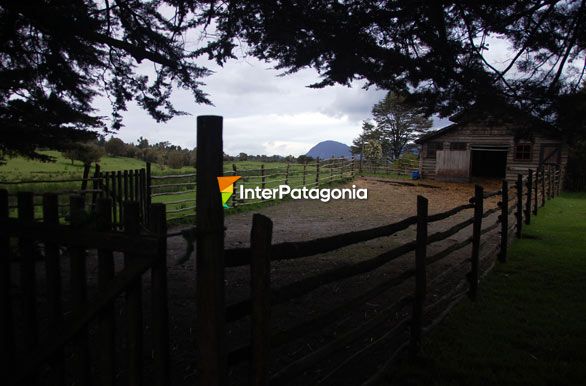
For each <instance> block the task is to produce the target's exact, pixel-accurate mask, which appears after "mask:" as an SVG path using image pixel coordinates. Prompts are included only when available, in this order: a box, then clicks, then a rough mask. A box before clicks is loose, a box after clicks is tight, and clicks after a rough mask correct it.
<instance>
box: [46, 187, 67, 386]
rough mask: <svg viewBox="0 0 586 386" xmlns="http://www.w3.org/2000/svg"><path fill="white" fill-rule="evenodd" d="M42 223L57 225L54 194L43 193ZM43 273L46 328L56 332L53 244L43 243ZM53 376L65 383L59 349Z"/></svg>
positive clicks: (59, 318) (57, 267)
mask: <svg viewBox="0 0 586 386" xmlns="http://www.w3.org/2000/svg"><path fill="white" fill-rule="evenodd" d="M43 223H45V224H51V225H57V224H59V197H58V196H57V195H56V194H52V193H45V194H44V195H43ZM45 272H46V275H47V287H46V288H47V289H46V293H47V308H48V311H49V312H48V321H49V323H48V327H49V330H51V331H57V330H58V329H59V328H60V327H61V324H62V323H63V306H62V300H61V261H60V256H59V247H58V246H57V245H56V244H55V243H51V242H46V243H45ZM51 365H52V367H53V374H52V375H51V376H52V378H51V380H52V383H53V384H56V385H62V384H64V383H65V353H64V351H63V349H60V350H58V351H57V352H56V354H55V355H54V359H53V360H52V363H51Z"/></svg>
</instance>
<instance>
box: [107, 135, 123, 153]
mask: <svg viewBox="0 0 586 386" xmlns="http://www.w3.org/2000/svg"><path fill="white" fill-rule="evenodd" d="M104 147H105V149H106V153H108V154H109V155H111V156H114V157H122V156H125V155H126V154H127V149H126V147H127V146H126V144H125V143H124V142H123V141H122V140H121V139H120V138H116V137H112V138H110V139H109V140H108V142H106V145H105V146H104Z"/></svg>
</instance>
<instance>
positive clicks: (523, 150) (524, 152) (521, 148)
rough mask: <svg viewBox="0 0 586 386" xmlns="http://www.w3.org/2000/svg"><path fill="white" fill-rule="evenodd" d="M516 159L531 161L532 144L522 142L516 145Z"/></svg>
mask: <svg viewBox="0 0 586 386" xmlns="http://www.w3.org/2000/svg"><path fill="white" fill-rule="evenodd" d="M515 161H531V145H530V144H528V143H520V144H517V145H515Z"/></svg>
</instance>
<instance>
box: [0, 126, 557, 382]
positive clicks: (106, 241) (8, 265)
mask: <svg viewBox="0 0 586 386" xmlns="http://www.w3.org/2000/svg"><path fill="white" fill-rule="evenodd" d="M197 143H198V152H197V162H198V165H205V167H201V168H200V170H199V173H197V175H195V176H193V177H195V178H196V181H195V183H194V186H195V193H196V202H197V212H196V231H195V232H194V234H195V236H196V239H197V244H196V247H197V259H196V303H197V304H196V312H197V314H196V316H197V325H196V329H195V332H196V337H197V348H198V351H199V353H200V358H199V360H198V361H197V366H198V372H197V376H198V378H199V379H198V382H199V383H198V384H201V385H206V386H216V385H217V386H223V385H226V384H227V383H228V377H229V374H230V372H229V370H228V369H229V367H233V366H236V365H239V364H241V363H245V362H248V363H249V364H250V366H249V368H250V377H249V379H250V381H249V383H250V384H251V385H267V384H273V385H279V384H287V383H293V384H295V383H296V380H297V379H298V377H299V376H300V375H302V374H303V373H304V372H305V371H307V370H308V369H310V368H312V367H314V366H316V365H319V364H320V363H323V361H324V360H326V359H327V358H328V357H329V356H330V355H331V354H333V353H334V352H337V351H338V350H339V349H340V348H343V347H344V346H346V345H348V344H350V343H352V342H355V341H357V340H358V339H360V338H362V337H364V336H365V335H367V334H369V333H371V332H372V331H373V330H375V329H377V328H380V327H381V326H383V325H385V323H387V322H388V321H389V320H390V319H391V317H392V316H393V315H397V314H400V315H404V317H401V318H399V320H398V321H397V322H396V323H394V324H393V327H391V328H390V329H387V330H386V331H385V333H384V335H383V337H381V339H383V338H384V339H391V338H393V340H394V341H396V342H397V344H396V345H394V346H392V347H390V346H385V350H388V353H389V354H388V356H387V360H386V361H385V363H383V364H381V366H380V367H379V368H378V370H377V371H375V372H374V373H372V374H371V377H370V379H368V380H367V381H366V382H365V383H364V385H374V384H377V383H378V382H379V380H380V379H381V377H382V376H383V375H384V373H385V371H387V369H388V368H389V366H390V365H391V364H392V363H393V360H394V359H395V358H396V357H397V356H398V355H399V354H400V353H401V352H403V351H404V350H406V349H408V352H409V354H410V355H411V356H416V355H417V354H418V353H419V349H420V346H421V341H422V339H423V337H424V334H425V332H426V331H428V330H429V329H430V328H431V327H432V326H434V325H435V324H436V323H438V321H439V320H441V318H442V317H443V316H444V315H445V312H441V313H439V315H436V314H433V313H431V311H430V310H433V309H443V310H449V309H450V308H451V307H452V305H454V304H455V303H456V302H457V301H459V300H460V299H461V298H462V297H463V296H465V295H468V296H469V297H470V299H472V300H475V299H476V298H477V297H478V296H480V288H479V281H480V279H481V277H482V266H481V259H480V256H481V249H482V246H483V243H484V242H486V240H487V236H486V235H487V233H489V232H492V231H497V230H498V231H499V232H500V239H499V243H498V254H497V255H498V259H499V260H500V261H502V262H504V261H506V259H507V247H508V245H509V234H511V233H513V231H514V233H515V234H516V235H517V237H522V227H523V225H524V224H529V223H530V221H531V217H532V216H535V215H538V208H539V207H540V206H543V205H545V203H546V201H547V199H549V198H552V197H554V196H555V195H557V194H559V191H560V184H561V183H560V180H561V178H560V176H561V173H560V171H559V168H556V167H554V166H552V165H541V166H540V168H539V169H538V170H537V171H536V173H534V172H533V171H531V170H530V171H529V172H528V174H527V175H526V176H523V175H518V178H517V180H516V182H515V183H514V184H512V186H509V182H508V181H503V182H502V186H501V188H500V189H499V190H498V191H492V192H485V191H484V190H483V188H482V187H481V186H476V188H475V194H474V196H473V197H471V198H470V200H469V202H465V203H462V204H461V205H458V206H456V207H454V208H451V209H450V210H447V211H444V212H441V213H435V214H429V213H428V212H429V211H428V201H427V199H426V198H425V197H422V196H419V197H418V198H417V213H416V215H414V216H411V217H408V218H405V219H403V220H401V221H398V222H396V223H393V224H388V225H384V226H380V227H376V228H371V229H365V230H360V231H355V232H348V233H343V234H338V235H334V236H329V237H323V238H319V239H314V240H309V241H304V242H283V243H277V244H275V243H273V242H272V221H271V220H270V219H269V218H267V217H265V216H262V215H259V214H255V215H254V217H253V227H252V231H251V240H250V241H251V242H250V247H249V248H234V249H225V248H224V233H225V228H224V211H223V208H222V206H221V205H220V202H221V201H220V192H219V189H218V185H217V179H216V178H217V176H219V175H222V173H223V172H224V170H223V162H222V155H223V149H222V118H221V117H216V116H207V117H198V132H197ZM317 164H318V165H320V164H321V161H320V163H317ZM147 170H148V169H147ZM147 170H145V172H144V175H145V178H144V182H145V184H144V185H142V186H143V187H144V190H145V192H147V193H148V187H149V186H150V184H148V183H146V182H147V181H148V178H147V175H148V173H147ZM317 170H319V173H320V174H322V175H323V172H324V169H323V168H321V165H320V168H319V169H318V168H316V172H317ZM326 170H328V169H326ZM328 172H329V173H330V175H331V176H332V177H333V176H335V174H336V172H335V170H334V171H330V170H328ZM341 174H342V175H343V174H344V172H342V173H341ZM138 175H139V177H138V181H139V183H140V181H141V180H140V178H141V177H140V175H141V173H140V171H139V173H138ZM123 176H124V173H122V177H121V178H122V186H123V187H124V186H125V184H124V177H123ZM100 178H101V177H100ZM102 180H103V184H100V182H99V181H98V182H97V183H98V186H97V187H98V188H100V189H96V190H100V191H105V192H108V195H107V196H110V197H112V192H113V189H117V190H116V194H115V195H114V196H115V197H116V198H118V197H123V198H124V200H120V201H119V202H121V203H122V205H121V206H122V207H123V209H122V212H119V213H122V214H121V216H120V217H119V220H120V223H121V225H122V226H121V227H118V228H117V230H116V231H113V230H112V229H113V227H114V225H113V223H114V221H113V219H114V216H115V215H116V214H115V213H116V211H115V209H113V204H112V199H111V198H103V197H102V198H100V197H99V195H98V197H96V198H95V201H94V204H93V205H84V199H83V197H81V196H74V197H72V198H71V200H70V216H71V218H70V221H71V224H70V225H62V224H60V222H59V220H58V216H57V206H58V201H57V200H58V199H57V196H56V195H55V194H46V195H44V196H43V206H42V209H43V216H42V222H38V221H35V219H34V202H33V195H32V193H28V192H21V193H18V194H17V212H18V213H17V216H10V211H9V204H8V193H7V192H6V191H5V190H0V315H1V317H0V350H1V351H0V355H1V357H0V366H2V368H1V369H0V371H2V372H3V374H7V375H6V377H7V379H8V380H9V383H10V384H26V385H28V384H37V383H40V384H42V383H43V382H44V383H48V384H69V383H75V384H83V385H86V384H92V383H99V384H103V385H110V384H113V383H114V377H115V375H114V374H122V375H121V376H122V381H126V383H128V384H129V385H140V384H142V383H143V377H144V376H145V372H147V371H148V370H152V374H149V382H148V383H152V384H155V385H166V384H168V382H169V351H168V350H169V337H168V334H169V326H168V306H167V282H166V280H167V277H166V258H165V257H166V256H165V255H166V218H165V217H166V216H165V214H166V209H165V206H164V205H161V204H148V207H147V208H148V211H147V212H146V213H147V214H148V215H149V217H150V220H149V221H148V227H147V229H145V225H144V224H141V215H142V216H143V220H144V215H145V213H144V208H143V205H144V204H141V203H140V202H132V201H126V200H125V199H126V195H125V194H124V193H120V192H122V191H121V190H120V189H118V187H119V179H118V173H116V174H115V178H114V179H113V178H112V174H110V175H108V178H102ZM108 180H109V181H110V183H109V185H108V189H102V188H104V187H105V186H106V185H107V184H108V182H107V181H108ZM93 181H96V180H93ZM112 181H115V183H114V182H112ZM135 181H136V180H135ZM306 182H307V181H306ZM114 185H115V186H116V188H113V186H114ZM128 186H129V188H128V193H129V199H130V197H131V196H130V194H131V189H130V182H129V183H128ZM132 186H133V187H135V186H136V185H132ZM123 189H124V188H123ZM124 191H126V190H124ZM133 191H134V192H136V190H133ZM132 197H134V198H137V197H138V198H140V193H139V194H138V195H134V196H132ZM146 197H147V200H148V197H150V195H149V194H146ZM493 197H495V198H498V200H499V202H498V204H497V205H496V206H491V207H486V206H489V204H490V203H491V202H493V201H494V200H490V199H491V198H493ZM86 198H87V197H86ZM92 200H94V198H93V197H92ZM147 203H148V201H147ZM485 204H487V205H485ZM491 205H492V204H491ZM84 208H85V209H84ZM470 212H472V213H470ZM466 213H469V216H467V217H466V218H465V219H464V220H461V221H460V220H458V222H456V224H453V225H452V224H450V225H451V226H450V227H449V228H447V229H445V230H442V231H438V232H434V233H431V234H430V233H429V224H431V223H437V222H441V221H446V220H448V221H454V216H456V215H460V216H461V215H462V214H466ZM494 215H498V219H497V220H496V221H493V219H494V217H495V216H494ZM410 227H415V237H414V238H413V239H412V240H410V241H408V242H405V243H403V244H402V245H399V246H397V247H395V248H392V249H389V250H387V251H384V252H383V253H381V254H379V255H378V256H376V257H373V258H369V259H364V260H361V261H359V262H357V263H352V264H350V265H345V266H338V267H335V268H330V269H328V270H325V271H322V272H320V273H317V274H314V275H312V276H308V277H303V278H301V279H299V280H297V281H295V282H293V283H288V284H286V285H281V286H275V285H273V284H272V283H271V265H272V264H274V262H277V261H281V260H291V259H298V258H302V257H310V256H314V255H317V254H322V253H326V252H331V251H336V250H338V249H340V248H344V247H347V246H351V245H355V244H359V243H364V242H366V241H369V240H373V239H376V238H381V237H388V236H392V235H394V234H396V233H398V232H401V231H404V230H407V229H408V228H410ZM469 228H472V229H471V234H470V235H469V236H468V237H465V238H463V239H462V240H461V241H458V242H456V243H454V244H452V245H450V246H448V247H446V248H443V249H441V250H439V251H437V252H434V253H433V254H430V249H429V246H430V245H431V244H434V243H437V242H440V241H442V240H446V239H448V238H451V237H453V236H455V235H456V234H457V233H459V232H462V231H464V230H468V229H469ZM470 245H471V251H470V258H469V259H466V260H465V261H464V262H463V263H464V264H465V265H466V266H465V267H466V271H468V273H467V274H466V275H465V276H464V275H462V277H461V280H460V282H459V283H458V284H457V285H455V286H453V287H452V288H451V289H450V290H449V291H447V292H446V293H445V294H443V295H442V296H441V297H439V298H437V299H433V300H432V299H430V298H429V297H428V293H429V290H430V289H431V288H435V287H436V286H437V285H438V284H439V283H443V281H444V280H446V279H447V278H448V277H453V276H454V275H458V272H459V269H461V268H462V267H463V266H462V265H458V264H456V265H455V266H453V267H451V268H449V269H447V270H445V271H443V272H441V273H440V274H439V275H438V276H436V277H434V278H433V280H428V278H427V276H428V269H429V267H430V266H431V265H432V264H436V263H438V262H440V261H442V260H444V259H445V258H446V257H448V256H450V255H451V254H452V253H454V252H456V251H460V250H461V249H462V248H464V247H467V246H470ZM63 251H65V252H63ZM93 251H95V253H94V254H95V258H94V254H92V253H93ZM120 253H121V254H122V256H123V260H124V261H123V264H120V265H123V268H122V269H121V270H116V269H115V267H116V264H115V263H116V257H117V256H119V255H120ZM408 253H414V256H415V257H414V259H413V264H412V266H411V267H408V268H407V269H406V270H404V271H403V272H400V273H398V274H397V275H396V276H395V277H392V278H390V279H386V280H385V281H384V282H382V283H379V284H376V285H372V286H371V287H370V288H367V289H365V290H364V291H363V292H361V293H358V294H355V295H353V297H352V298H351V299H349V300H346V301H344V302H342V303H341V304H335V305H332V307H331V308H330V309H329V310H327V311H325V312H322V313H320V314H318V315H317V316H313V317H311V318H310V319H309V320H305V321H302V322H301V323H299V324H297V325H294V326H292V327H289V328H288V329H286V330H283V331H275V330H273V328H272V327H273V326H272V323H271V321H272V320H271V309H272V308H273V307H275V306H277V305H280V304H286V303H288V302H290V301H292V300H295V299H297V298H299V297H301V296H305V295H307V294H311V293H313V291H315V290H317V289H319V288H321V287H323V286H324V285H327V284H332V283H338V282H340V281H342V280H344V279H348V278H353V277H356V276H358V275H362V274H366V273H369V272H373V271H374V270H376V269H378V268H380V267H383V266H384V265H386V264H388V263H390V262H392V261H395V260H396V259H398V258H399V257H401V256H404V255H406V254H408ZM37 258H42V259H43V260H44V261H45V270H44V272H43V277H42V279H43V280H38V279H39V277H38V275H39V273H40V272H39V270H38V269H37V267H36V265H37V264H36V263H35V261H36V259H37ZM91 261H94V262H95V264H96V265H97V268H96V271H97V278H96V279H95V280H94V281H92V280H91V279H92V278H91V277H90V276H89V275H88V271H87V265H88V263H91ZM67 263H69V266H68V267H65V265H66V264H67ZM15 267H18V268H19V271H20V272H19V275H18V284H17V285H13V284H15V283H16V280H14V279H13V277H12V276H13V270H14V269H13V268H15ZM227 267H234V268H236V269H248V270H250V277H251V291H250V296H249V297H248V298H247V299H244V300H241V301H238V302H235V303H232V304H229V305H226V304H225V286H226V282H225V270H226V268H227ZM237 267H241V268H237ZM149 270H150V273H151V286H150V295H151V297H152V299H151V301H152V306H151V312H150V314H149V315H148V316H150V318H151V320H150V322H151V323H150V328H149V329H148V332H149V334H150V335H151V339H150V340H149V343H150V346H148V348H147V346H146V343H147V342H146V341H145V340H144V337H145V333H146V329H145V328H144V326H145V323H144V322H145V321H144V318H145V317H147V315H146V314H145V313H143V310H142V305H143V299H142V298H143V294H144V293H148V292H144V290H145V288H143V280H142V279H143V275H144V274H145V272H147V271H149ZM66 280H68V281H69V285H68V286H64V285H63V284H64V281H66ZM404 283H412V285H413V288H412V291H411V292H409V293H407V294H404V293H403V295H401V297H400V299H399V300H398V301H397V302H395V303H393V304H385V305H383V306H382V310H381V311H380V312H378V313H377V314H376V315H375V316H374V317H372V318H370V319H368V320H366V321H365V322H363V323H362V324H359V325H355V326H353V327H351V328H350V329H348V330H346V331H339V332H338V333H337V334H336V336H335V337H334V338H333V339H331V340H329V341H328V342H326V343H325V344H323V345H322V346H320V347H316V348H314V349H313V350H312V351H311V352H310V353H308V354H306V355H303V356H301V357H297V358H294V359H291V360H289V361H288V362H287V363H285V364H283V365H281V366H278V367H275V366H274V365H273V364H272V358H273V355H272V354H273V352H274V350H275V349H276V348H278V347H282V346H284V345H286V344H290V343H292V342H295V341H296V340H298V339H303V338H305V337H307V335H308V334H309V333H310V332H312V333H314V332H317V331H321V330H322V329H324V328H327V327H328V326H331V325H332V324H333V323H334V322H335V321H337V320H339V319H340V318H342V317H343V316H346V315H349V314H352V313H356V312H357V311H359V310H360V307H362V306H363V305H364V304H365V303H366V302H368V301H369V300H371V299H372V298H374V297H376V296H379V295H381V294H384V293H387V294H388V293H389V292H391V291H393V290H396V289H397V287H398V286H400V285H402V284H404ZM41 286H43V287H41ZM65 289H68V290H69V293H66V291H65ZM123 293H124V296H123V298H124V301H120V299H119V298H121V296H120V295H121V294H123ZM41 295H44V296H41ZM116 300H118V301H117V302H116V303H115V301H116ZM120 304H123V305H122V308H121V310H119V309H118V307H119V305H120ZM17 305H19V306H20V307H17ZM400 312H401V313H400ZM431 316H433V318H432V317H431ZM244 318H249V319H250V337H251V338H250V341H249V343H247V344H244V345H242V346H236V347H229V346H228V342H227V339H226V334H227V326H228V324H230V323H234V322H237V321H240V320H242V319H244ZM15 321H18V323H15ZM90 330H92V331H94V330H95V331H96V334H95V335H94V334H89V333H88V331H90ZM121 335H123V342H122V343H119V341H117V340H115V339H117V338H118V337H120V336H121ZM381 339H377V340H375V341H374V342H372V343H370V344H368V345H367V347H365V348H364V349H363V350H360V352H357V353H355V354H350V355H348V357H346V358H345V359H342V360H340V362H338V363H337V364H336V365H335V368H333V369H332V370H331V371H329V372H328V373H327V374H323V376H322V378H321V379H320V382H323V383H327V382H328V381H330V380H331V378H333V377H335V376H336V374H338V373H339V372H340V371H341V370H342V369H343V368H344V367H345V366H347V365H348V364H349V363H351V361H353V360H354V359H355V358H356V356H357V355H360V354H362V353H363V352H364V350H367V349H370V348H372V347H373V346H374V345H377V344H379V343H380V342H381ZM148 349H150V350H148ZM146 351H149V352H152V355H145V352H146ZM121 356H123V357H124V358H125V360H124V361H122V363H124V365H123V366H120V365H119V363H118V362H117V361H116V358H120V357H121ZM151 357H152V359H148V358H151ZM94 358H95V359H96V360H95V361H92V359H94ZM147 361H148V362H147ZM151 361H152V363H151ZM90 378H91V379H90ZM119 381H120V380H116V382H117V383H120V382H119Z"/></svg>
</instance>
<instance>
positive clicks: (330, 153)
mask: <svg viewBox="0 0 586 386" xmlns="http://www.w3.org/2000/svg"><path fill="white" fill-rule="evenodd" d="M306 155H307V156H309V157H313V158H317V157H319V158H331V157H345V158H351V157H352V153H351V152H350V146H348V145H345V144H343V143H340V142H336V141H323V142H320V143H318V144H317V145H315V146H314V147H312V148H311V149H310V150H309V151H308V152H307V154H306Z"/></svg>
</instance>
